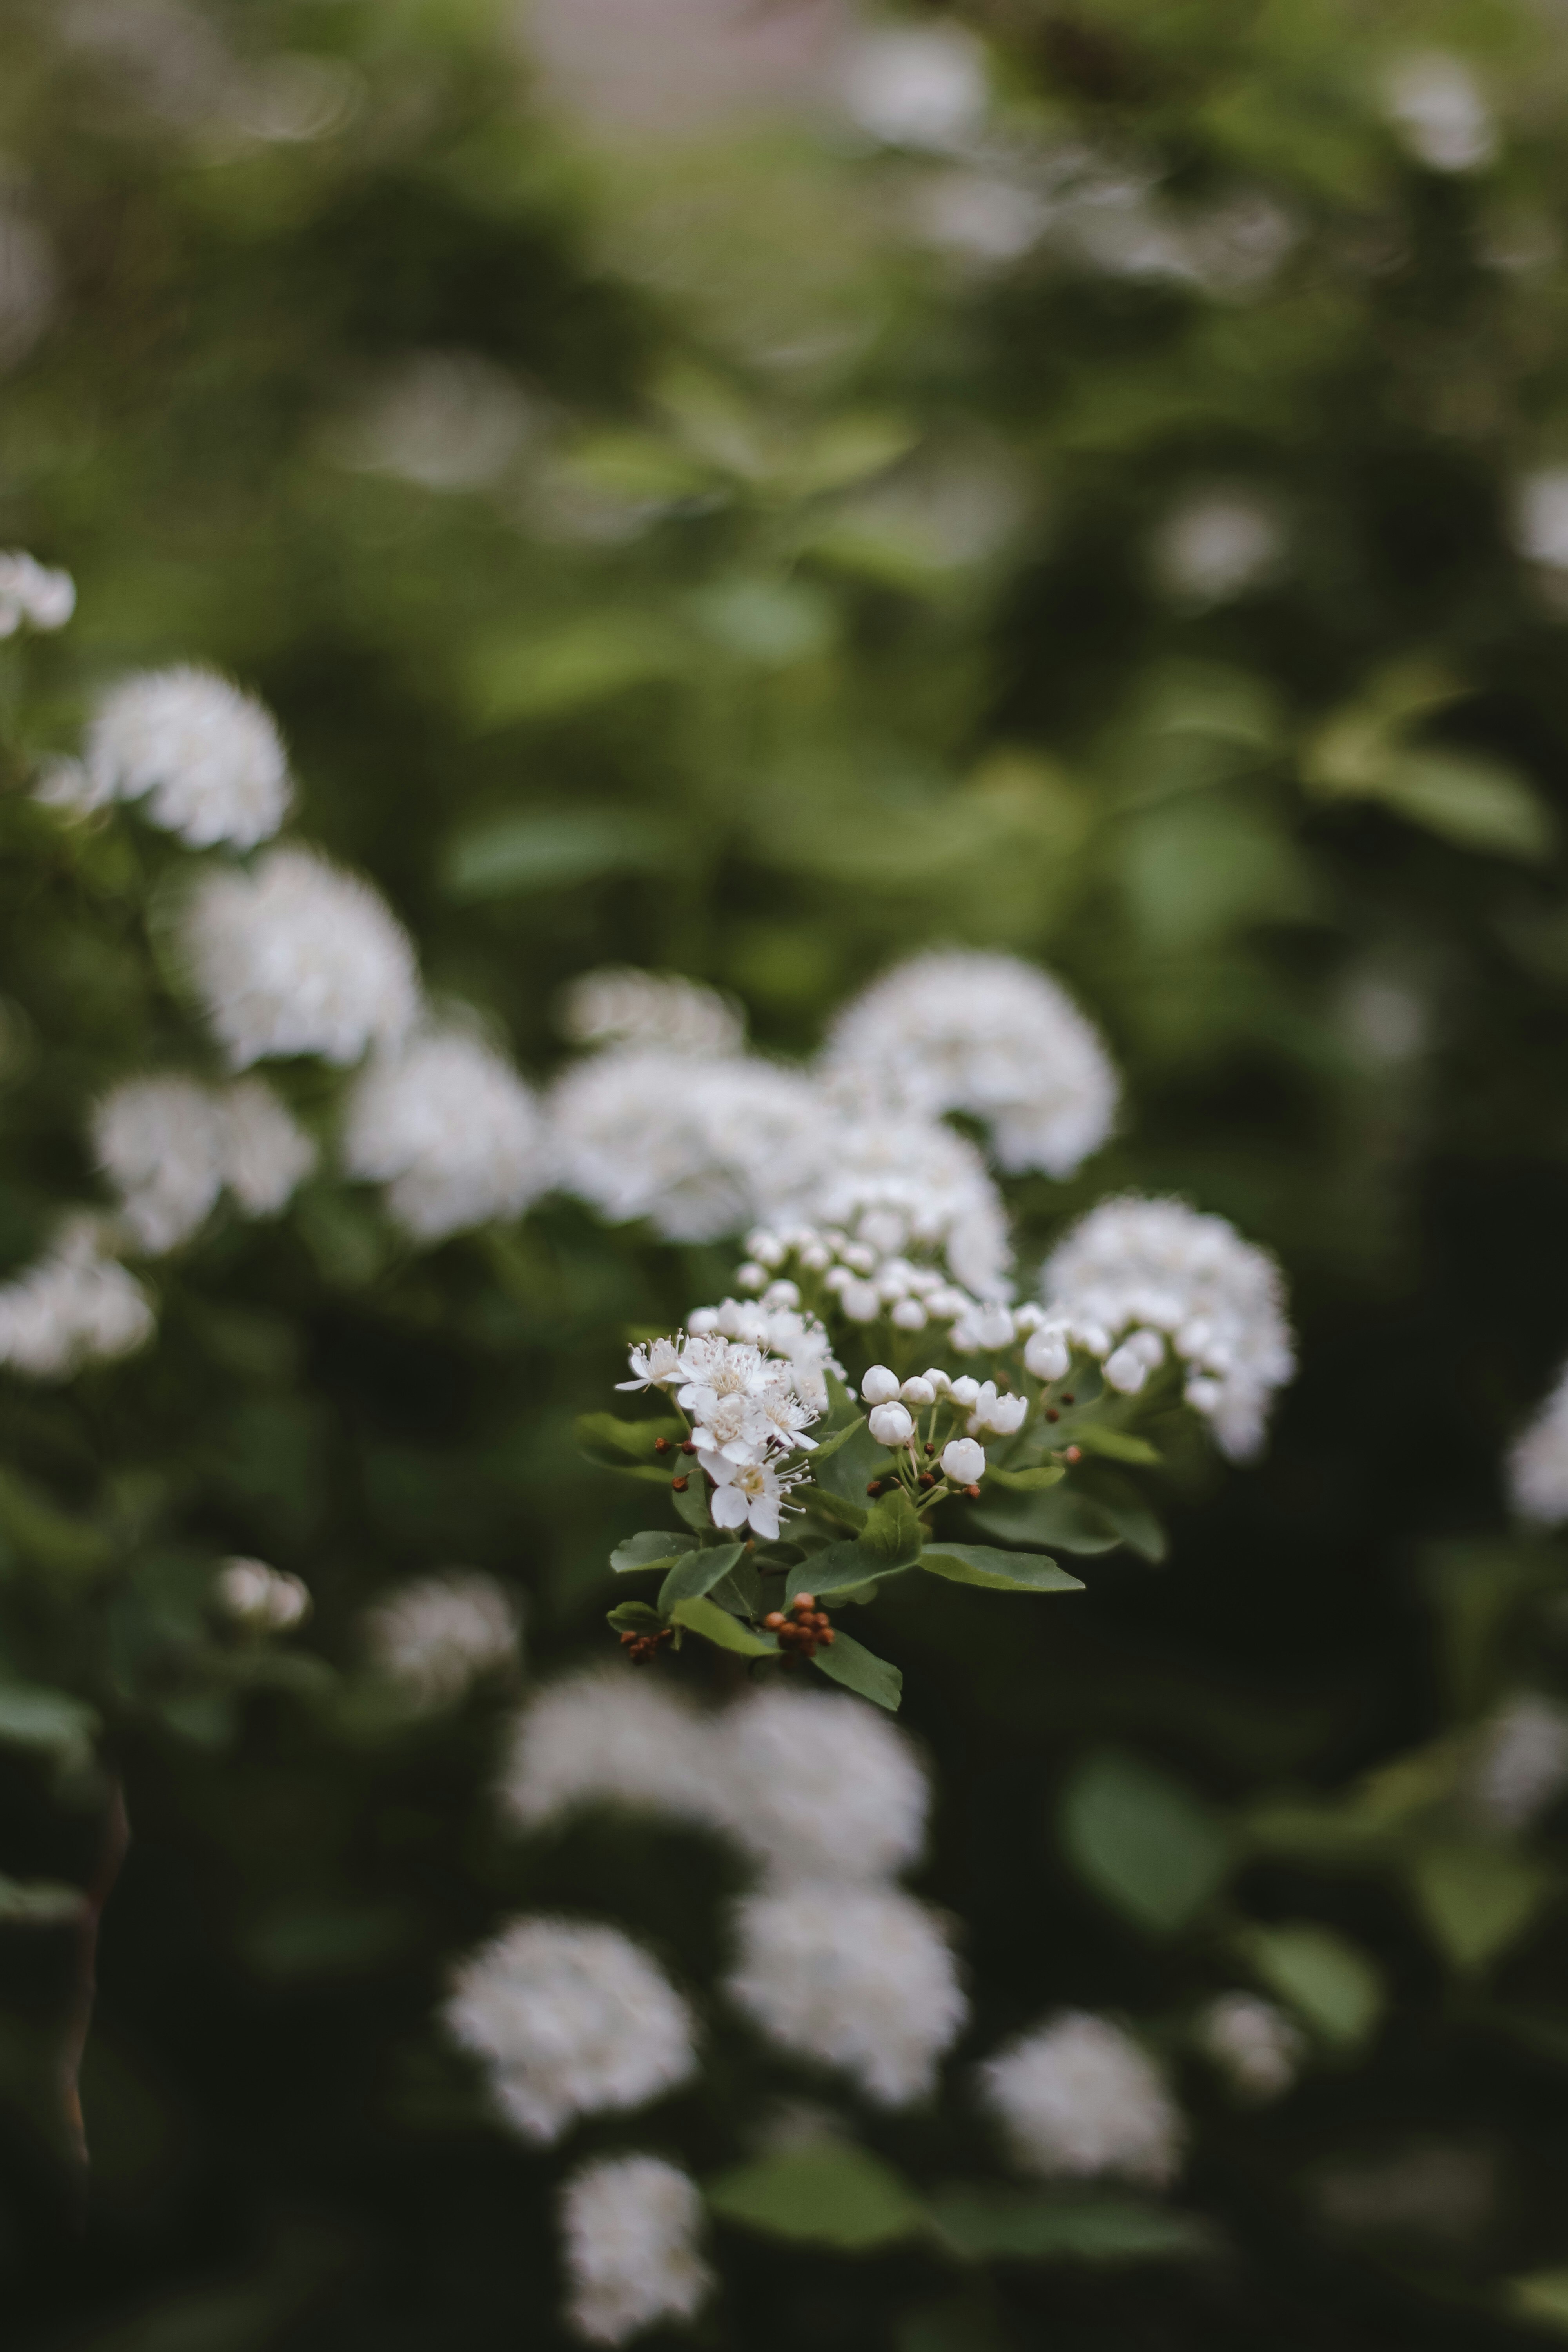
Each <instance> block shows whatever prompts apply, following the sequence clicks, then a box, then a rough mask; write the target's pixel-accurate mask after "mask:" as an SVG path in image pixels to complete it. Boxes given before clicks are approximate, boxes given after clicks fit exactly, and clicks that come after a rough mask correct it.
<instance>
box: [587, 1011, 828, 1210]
mask: <svg viewBox="0 0 1568 2352" xmlns="http://www.w3.org/2000/svg"><path fill="white" fill-rule="evenodd" d="M549 1114H550V1119H551V1125H552V1136H553V1148H554V1151H555V1155H556V1160H557V1164H558V1166H559V1169H560V1181H561V1183H562V1185H563V1189H564V1190H565V1191H567V1192H575V1193H577V1194H578V1195H579V1196H580V1197H581V1198H582V1199H583V1200H584V1201H586V1202H589V1203H590V1205H591V1206H592V1207H594V1208H595V1209H597V1210H598V1211H599V1213H600V1214H601V1215H602V1216H604V1217H605V1218H606V1219H608V1221H609V1222H610V1223H612V1224H624V1223H627V1222H628V1221H629V1220H630V1219H632V1218H634V1217H647V1219H648V1220H649V1221H650V1223H652V1224H653V1225H654V1226H655V1228H656V1229H657V1231H658V1232H659V1233H660V1234H663V1235H664V1236H665V1238H666V1239H667V1240H669V1241H713V1240H717V1239H718V1238H720V1237H721V1235H723V1234H732V1233H736V1232H738V1231H740V1230H742V1228H743V1227H744V1226H745V1225H746V1224H748V1223H751V1222H752V1220H753V1219H754V1218H755V1217H756V1215H757V1214H758V1213H759V1209H760V1206H761V1202H760V1198H759V1195H760V1192H761V1191H762V1189H763V1179H764V1176H765V1173H766V1171H767V1170H768V1169H769V1168H770V1166H771V1165H772V1164H773V1163H774V1162H776V1161H777V1160H778V1159H779V1157H780V1155H781V1154H786V1153H787V1155H788V1156H789V1157H790V1158H791V1159H792V1160H793V1159H795V1158H796V1157H798V1155H799V1152H800V1149H801V1139H802V1137H803V1135H804V1134H806V1133H810V1132H814V1131H816V1129H819V1128H820V1126H821V1123H822V1120H823V1117H824V1112H823V1107H822V1104H821V1101H820V1099H819V1097H818V1095H817V1092H816V1088H815V1087H813V1086H812V1084H811V1082H810V1081H809V1080H808V1079H806V1078H805V1077H803V1076H798V1075H797V1074H795V1072H793V1071H789V1070H784V1069H779V1068H776V1067H775V1066H773V1064H772V1063H771V1062H763V1061H761V1060H756V1059H752V1058H747V1057H742V1056H736V1057H733V1058H731V1059H729V1060H721V1061H713V1062H704V1061H700V1060H698V1059H694V1058H688V1057H687V1056H686V1055H682V1054H679V1053H676V1052H673V1051H671V1050H670V1049H668V1047H666V1048H660V1049H658V1050H653V1049H647V1048H638V1047H633V1046H624V1047H616V1048H614V1049H612V1050H611V1051H609V1052H607V1053H602V1054H596V1055H593V1056H592V1057H591V1058H590V1059H589V1060H587V1061H585V1062H582V1063H579V1064H578V1066H576V1067H575V1068H574V1069H571V1070H568V1071H567V1072H566V1074H565V1076H563V1077H562V1078H560V1079H558V1080H557V1081H556V1084H555V1086H554V1087H553V1088H552V1091H551V1095H550V1098H549Z"/></svg>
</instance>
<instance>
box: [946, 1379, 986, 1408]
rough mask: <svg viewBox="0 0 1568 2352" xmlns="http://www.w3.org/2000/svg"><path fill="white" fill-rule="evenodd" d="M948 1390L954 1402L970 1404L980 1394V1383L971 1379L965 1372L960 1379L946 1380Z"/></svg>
mask: <svg viewBox="0 0 1568 2352" xmlns="http://www.w3.org/2000/svg"><path fill="white" fill-rule="evenodd" d="M948 1392H949V1394H950V1395H951V1396H952V1401H953V1403H954V1404H963V1405H970V1404H973V1402H974V1400H975V1398H976V1397H977V1396H978V1395H979V1394H980V1383H979V1381H975V1380H971V1378H970V1376H969V1374H968V1373H967V1372H965V1373H964V1375H963V1379H962V1380H957V1381H949V1382H948Z"/></svg>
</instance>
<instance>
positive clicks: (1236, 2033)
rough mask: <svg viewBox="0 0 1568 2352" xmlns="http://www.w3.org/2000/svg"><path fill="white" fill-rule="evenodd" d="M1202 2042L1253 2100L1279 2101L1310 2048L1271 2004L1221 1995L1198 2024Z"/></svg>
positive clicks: (1253, 1997)
mask: <svg viewBox="0 0 1568 2352" xmlns="http://www.w3.org/2000/svg"><path fill="white" fill-rule="evenodd" d="M1197 2030H1198V2040H1199V2042H1201V2043H1202V2045H1203V2047H1204V2049H1205V2050H1206V2051H1207V2053H1208V2054H1209V2056H1210V2057H1211V2058H1212V2059H1213V2060H1214V2062H1215V2065H1216V2066H1218V2067H1220V2068H1221V2069H1222V2071H1223V2072H1224V2073H1225V2074H1227V2075H1228V2076H1229V2078H1230V2081H1231V2083H1232V2084H1233V2085H1234V2087H1235V2088H1236V2089H1237V2090H1238V2091H1240V2092H1241V2093H1242V2094H1243V2095H1245V2096H1246V2097H1247V2098H1249V2099H1277V2098H1278V2097H1279V2095H1280V2094H1281V2092H1284V2091H1288V2090H1289V2088H1290V2085H1291V2084H1292V2083H1293V2082H1294V2081H1295V2079H1296V2077H1297V2075H1298V2074H1299V2073H1300V2068H1301V2061H1302V2058H1303V2056H1304V2055H1305V2053H1306V2046H1307V2045H1306V2042H1305V2041H1304V2040H1303V2038H1302V2035H1301V2032H1300V2028H1299V2027H1297V2026H1296V2025H1294V2024H1292V2022H1291V2021H1290V2020H1289V2018H1288V2017H1287V2016H1286V2015H1285V2012H1284V2011H1283V2010H1280V2009H1276V2008H1275V2006H1274V2003H1273V2002H1272V2001H1271V2000H1258V1997H1257V1995H1256V1994H1255V1993H1249V1992H1226V1993H1221V1994H1220V1996H1219V1998H1218V1999H1217V2000H1213V2001H1211V2002H1210V2003H1209V2006H1208V2007H1207V2009H1205V2011H1204V2012H1203V2015H1202V2016H1201V2017H1200V2018H1199V2020H1198V2029H1197Z"/></svg>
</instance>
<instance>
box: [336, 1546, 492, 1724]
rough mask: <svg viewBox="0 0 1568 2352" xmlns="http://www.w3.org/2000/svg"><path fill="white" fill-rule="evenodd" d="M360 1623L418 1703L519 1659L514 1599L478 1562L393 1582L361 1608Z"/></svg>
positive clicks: (458, 1693)
mask: <svg viewBox="0 0 1568 2352" xmlns="http://www.w3.org/2000/svg"><path fill="white" fill-rule="evenodd" d="M364 1630H365V1640H366V1645H367V1647H368V1649H369V1651H370V1654H371V1658H372V1660H373V1661H374V1664H375V1665H376V1667H377V1668H378V1669H379V1671H380V1672H381V1673H382V1674H383V1675H384V1676H385V1677H386V1679H387V1681H388V1682H391V1683H395V1684H396V1685H398V1687H399V1688H400V1689H401V1690H402V1691H404V1692H405V1694H406V1695H407V1696H408V1697H409V1698H410V1699H411V1700H412V1701H413V1703H414V1704H415V1705H416V1706H418V1707H422V1708H436V1707H441V1706H452V1705H453V1704H454V1703H455V1702H456V1701H457V1700H458V1699H460V1698H461V1697H462V1696H463V1694H464V1693H465V1691H467V1690H468V1687H469V1685H471V1684H473V1683H475V1682H477V1681H478V1680H479V1677H480V1676H481V1675H489V1674H493V1673H495V1672H496V1671H497V1670H498V1669H499V1668H502V1667H515V1666H516V1664H517V1661H518V1643H519V1638H520V1631H521V1629H520V1626H519V1622H518V1614H517V1609H516V1606H515V1605H514V1603H513V1601H512V1599H511V1596H510V1593H508V1592H507V1591H505V1590H504V1589H503V1587H502V1586H500V1585H499V1584H498V1583H497V1582H496V1580H495V1579H494V1577H493V1576H485V1575H483V1574H482V1573H481V1572H480V1571H479V1570H478V1569H471V1568H470V1569H447V1570H443V1571H442V1572H441V1573H440V1574H438V1575H436V1576H422V1577H416V1578H415V1579H413V1580H410V1581H409V1582H408V1583H406V1584H400V1585H398V1586H396V1587H395V1589H394V1590H393V1591H391V1592H389V1593H387V1594H386V1595H385V1597H384V1599H383V1600H381V1601H377V1602H376V1603H375V1605H374V1608H372V1609H369V1610H367V1611H366V1612H365V1620H364Z"/></svg>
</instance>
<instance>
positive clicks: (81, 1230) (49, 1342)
mask: <svg viewBox="0 0 1568 2352" xmlns="http://www.w3.org/2000/svg"><path fill="white" fill-rule="evenodd" d="M105 1244H106V1236H105V1234H104V1231H103V1226H102V1223H101V1221H100V1219H99V1218H97V1217H94V1216H90V1215H79V1216H75V1217H72V1218H69V1219H68V1221H67V1222H66V1223H65V1224H64V1225H63V1227H62V1228H61V1230H60V1232H59V1233H58V1235H57V1236H56V1238H55V1241H54V1244H53V1245H52V1247H51V1248H50V1249H49V1250H48V1251H47V1253H46V1254H45V1255H44V1256H42V1257H41V1258H39V1259H37V1261H36V1263H35V1264H34V1265H30V1266H28V1267H26V1269H25V1270H24V1271H23V1272H22V1273H21V1274H18V1275H15V1276H13V1277H12V1278H11V1280H10V1281H9V1282H6V1283H0V1364H9V1365H10V1366H11V1368H12V1370H14V1371H18V1372H24V1373H26V1375H27V1376H28V1378H29V1379H31V1380H36V1381H64V1380H68V1379H69V1378H70V1377H71V1375H72V1373H74V1372H79V1371H80V1370H81V1368H82V1366H83V1365H84V1364H88V1363H92V1362H95V1361H99V1360H110V1359H113V1358H115V1357H118V1356H129V1355H131V1354H132V1353H133V1351H134V1350H135V1349H138V1348H140V1347H141V1346H142V1345H143V1343H144V1342H145V1341H146V1340H147V1339H150V1338H151V1337H152V1333H153V1309H152V1307H151V1306H150V1304H149V1303H148V1298H147V1294H146V1292H145V1291H144V1290H143V1289H142V1286H141V1284H140V1283H139V1282H137V1281H136V1280H135V1279H134V1277H133V1276H131V1275H129V1274H127V1273H126V1271H125V1268H124V1267H123V1266H122V1265H117V1264H116V1263H115V1261H114V1259H113V1258H112V1257H110V1255H109V1254H108V1251H107V1248H106V1246H105Z"/></svg>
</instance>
